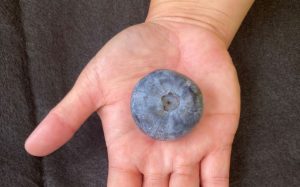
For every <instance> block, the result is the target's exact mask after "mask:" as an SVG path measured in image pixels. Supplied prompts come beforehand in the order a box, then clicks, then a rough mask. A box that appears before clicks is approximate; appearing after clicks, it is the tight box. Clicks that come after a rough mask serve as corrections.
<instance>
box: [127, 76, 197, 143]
mask: <svg viewBox="0 0 300 187" xmlns="http://www.w3.org/2000/svg"><path fill="white" fill-rule="evenodd" d="M202 111H203V101H202V94H201V91H200V90H199V89H198V87H197V86H196V84H195V83H194V82H193V81H192V80H190V79H189V78H187V77H186V76H184V75H182V74H179V73H176V72H174V71H170V70H156V71H154V72H152V73H150V74H148V75H146V76H145V77H144V78H142V79H141V80H140V81H139V82H138V83H137V85H136V86H135V88H134V90H133V92H132V96H131V113H132V116H133V119H134V121H135V123H136V124H137V126H138V127H139V128H140V129H141V130H142V131H143V132H144V133H145V134H147V135H149V136H150V137H152V138H153V139H157V140H172V139H176V138H178V137H181V136H183V135H184V134H186V133H187V132H189V131H190V130H191V129H192V128H193V127H194V126H195V125H196V124H197V122H198V121H199V119H200V117H201V115H202Z"/></svg>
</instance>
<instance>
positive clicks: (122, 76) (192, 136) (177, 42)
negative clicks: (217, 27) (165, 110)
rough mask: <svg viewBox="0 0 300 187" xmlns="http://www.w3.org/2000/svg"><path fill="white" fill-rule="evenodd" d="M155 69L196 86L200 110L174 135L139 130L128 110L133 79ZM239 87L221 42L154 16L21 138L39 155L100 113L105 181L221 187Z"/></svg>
mask: <svg viewBox="0 0 300 187" xmlns="http://www.w3.org/2000/svg"><path fill="white" fill-rule="evenodd" d="M156 69H170V70H174V71H177V72H179V73H182V74H184V75H186V76H188V77H190V78H191V79H192V80H194V82H195V83H196V84H197V85H198V87H199V88H200V89H201V91H202V94H203V99H204V113H203V116H202V118H201V120H200V122H199V123H198V124H197V126H196V127H195V128H194V129H193V130H192V131H191V132H190V133H188V134H187V135H185V136H183V137H181V138H179V139H177V140H174V141H156V140H153V139H151V138H149V137H148V136H146V135H145V134H143V133H142V132H141V131H140V130H139V129H138V127H137V126H136V125H135V123H134V121H133V119H132V117H131V113H130V97H131V92H132V90H133V87H134V86H135V84H136V83H137V82H138V81H139V80H140V79H141V78H142V77H144V76H145V75H146V74H148V73H149V72H151V71H154V70H156ZM239 105H240V98H239V85H238V80H237V76H236V72H235V69H234V66H233V64H232V62H231V59H230V56H229V54H228V52H227V49H226V45H225V44H224V42H223V41H222V40H220V39H219V37H217V36H216V35H215V34H214V33H212V32H211V31H209V30H207V29H205V28H202V27H200V26H196V25H190V24H184V23H175V22H171V21H154V22H147V23H144V24H140V25H136V26H133V27H130V28H128V29H126V30H124V31H122V32H121V33H120V34H118V35H116V36H115V37H114V38H113V39H112V40H111V41H109V42H108V43H107V44H106V45H105V46H104V47H103V49H101V50H100V52H99V53H98V54H97V55H96V56H95V57H94V58H93V59H92V60H91V62H90V63H89V64H88V65H87V66H86V68H85V69H84V70H83V71H82V73H81V74H80V76H79V78H78V80H77V82H76V84H75V85H74V87H73V89H72V90H71V91H70V92H69V93H68V95H67V96H66V97H65V98H64V99H63V100H62V101H61V102H60V103H59V104H58V105H57V106H56V107H55V108H54V109H52V110H51V112H50V113H49V114H48V116H47V117H46V118H45V119H44V120H43V121H42V122H41V124H40V125H39V127H38V128H37V129H36V130H35V131H34V133H33V134H32V135H31V137H30V138H29V139H28V141H27V142H26V149H27V151H28V152H29V153H31V154H33V155H37V156H44V155H47V154H49V153H51V152H52V151H54V150H55V149H57V148H59V147H60V146H61V145H62V144H64V143H65V142H66V141H67V140H69V139H70V138H71V137H72V135H73V134H74V133H75V132H76V131H77V129H78V128H79V127H80V125H81V124H82V122H83V121H84V120H85V119H86V118H87V117H88V116H89V115H90V114H91V113H92V112H94V111H97V113H98V114H99V115H100V117H101V120H102V123H103V129H104V134H105V140H106V144H107V149H108V157H109V177H108V186H112V187H113V186H141V184H142V183H143V185H144V186H168V185H170V186H199V183H200V181H201V184H202V185H203V186H226V185H227V184H228V176H229V174H228V172H229V165H230V164H229V162H230V151H231V144H232V141H233V137H234V134H235V131H236V129H237V124H238V118H239Z"/></svg>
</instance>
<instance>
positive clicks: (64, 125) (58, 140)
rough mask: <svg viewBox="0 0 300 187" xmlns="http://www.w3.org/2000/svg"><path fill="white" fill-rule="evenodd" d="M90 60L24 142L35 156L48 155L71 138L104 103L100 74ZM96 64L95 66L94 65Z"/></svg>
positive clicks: (26, 147)
mask: <svg viewBox="0 0 300 187" xmlns="http://www.w3.org/2000/svg"><path fill="white" fill-rule="evenodd" d="M92 66H93V65H92V64H91V63H90V64H88V65H87V67H85V68H84V70H83V71H82V73H81V74H80V76H79V78H78V79H77V81H76V83H75V85H74V86H73V88H72V89H71V90H70V92H69V93H68V94H67V95H66V96H65V98H64V99H63V100H62V101H61V102H59V104H57V105H56V106H55V107H54V108H53V109H52V110H51V111H50V112H49V114H48V115H47V116H46V117H45V118H44V120H42V122H41V123H40V124H39V125H38V127H37V128H36V129H35V130H34V131H33V132H32V133H31V135H30V136H29V137H28V139H27V140H26V142H25V149H26V151H27V152H28V153H30V154H32V155H34V156H45V155H48V154H50V153H52V152H53V151H55V150H56V149H58V148H59V147H61V146H62V145H63V144H65V143H66V142H67V141H68V140H70V139H71V138H72V136H73V135H74V133H75V132H76V131H77V130H78V129H79V127H80V126H81V124H82V123H83V122H84V121H85V120H86V119H87V118H88V117H89V116H90V115H91V114H92V113H93V112H94V111H96V110H97V109H98V108H99V107H101V105H102V104H103V97H102V94H101V93H102V92H101V91H99V90H101V86H100V85H101V84H100V78H99V76H98V73H97V72H96V68H94V67H92ZM93 68H94V69H93Z"/></svg>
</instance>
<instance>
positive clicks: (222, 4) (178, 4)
mask: <svg viewBox="0 0 300 187" xmlns="http://www.w3.org/2000/svg"><path fill="white" fill-rule="evenodd" d="M253 1H254V0H242V1H241V0H218V1H208V0H152V1H151V4H150V8H149V13H148V16H147V19H146V22H148V21H149V22H156V21H160V20H165V21H174V22H180V23H188V24H193V25H197V26H200V27H203V28H205V29H207V30H210V31H211V32H214V33H215V34H216V35H217V36H218V37H219V38H220V39H221V40H222V41H224V43H225V44H226V45H227V46H229V44H230V42H231V40H232V39H233V37H234V35H235V33H236V32H237V30H238V28H239V26H240V24H241V22H242V20H243V18H244V17H245V15H246V13H247V11H248V10H249V8H250V7H251V5H252V3H253Z"/></svg>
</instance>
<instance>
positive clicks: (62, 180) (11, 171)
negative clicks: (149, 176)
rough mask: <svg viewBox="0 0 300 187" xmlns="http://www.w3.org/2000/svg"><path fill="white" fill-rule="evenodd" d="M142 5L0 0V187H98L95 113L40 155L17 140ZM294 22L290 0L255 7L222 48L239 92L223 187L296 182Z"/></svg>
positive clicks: (298, 135)
mask: <svg viewBox="0 0 300 187" xmlns="http://www.w3.org/2000/svg"><path fill="white" fill-rule="evenodd" d="M148 5H149V1H147V0H144V1H141V0H113V1H111V0H89V1H85V0H76V1H75V0H73V1H72V0H61V1H47V0H26V1H25V0H1V1H0V186H1V187H2V186H3V187H6V186H26V187H29V186H30V187H31V186H49V187H61V186H62V187H64V186H66V187H69V186H72V187H76V186H89V187H93V186H106V177H107V153H106V147H105V142H104V139H103V132H102V129H101V125H99V124H101V123H100V119H99V118H98V117H97V116H96V115H93V116H91V117H90V118H89V119H88V120H87V122H86V123H85V124H84V125H83V127H82V128H81V129H80V130H79V132H78V133H77V134H76V135H75V137H74V138H73V139H72V140H71V141H70V142H69V143H68V144H66V145H65V146H64V147H63V148H62V149H60V150H58V151H56V152H55V153H54V154H52V155H50V156H48V157H45V158H42V159H40V158H35V157H31V156H29V155H27V154H26V153H25V151H24V149H23V144H24V141H25V139H26V137H27V136H28V135H29V134H30V132H31V131H32V130H33V129H34V127H35V126H36V125H37V123H38V122H39V121H40V120H41V119H42V118H43V117H44V116H45V115H46V114H47V112H49V110H50V109H51V108H52V107H53V106H55V104H56V103H57V102H58V101H59V100H61V99H62V98H63V96H64V95H65V94H66V93H67V91H68V90H69V89H70V88H71V87H72V85H73V83H74V81H75V79H76V77H77V76H78V74H79V73H80V71H81V70H82V68H83V67H84V65H85V64H86V63H87V62H88V61H89V59H90V58H91V57H93V55H94V54H95V53H96V52H97V51H98V50H99V49H100V48H101V47H102V46H103V45H104V44H105V42H106V41H108V40H109V39H110V38H111V37H112V36H114V35H115V34H116V33H118V32H119V31H121V30H122V29H124V28H126V27H127V26H129V25H132V24H135V23H140V22H143V20H144V19H145V16H146V15H147V10H148ZM233 8H234V7H233ZM299 18H300V3H299V1H297V0H290V1H284V0H277V1H273V0H265V1H257V2H256V3H255V4H254V6H253V7H252V9H251V10H250V12H249V14H248V16H247V17H246V19H245V21H244V22H243V24H242V26H241V28H240V30H239V32H238V34H237V35H236V37H235V39H234V41H233V43H232V45H231V47H230V49H229V51H230V53H231V55H232V58H233V61H234V63H235V65H236V67H237V71H238V74H239V79H240V84H241V89H242V113H241V120H240V126H239V129H238V132H237V135H236V138H235V142H234V145H233V153H232V163H231V179H230V184H231V186H236V187H239V186H246V187H248V186H249V187H252V186H275V187H276V186H279V187H281V186H295V187H296V186H300V107H299V99H300V64H299V63H300V62H299V61H300V58H299V52H300V49H299V42H300V36H299V33H300V32H299V30H300V23H299V22H300V20H299ZM120 120H121V119H120Z"/></svg>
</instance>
